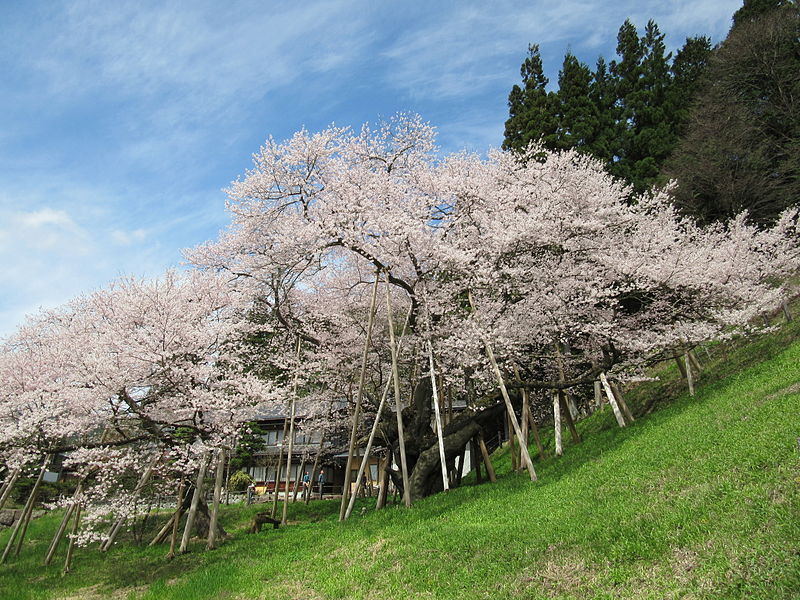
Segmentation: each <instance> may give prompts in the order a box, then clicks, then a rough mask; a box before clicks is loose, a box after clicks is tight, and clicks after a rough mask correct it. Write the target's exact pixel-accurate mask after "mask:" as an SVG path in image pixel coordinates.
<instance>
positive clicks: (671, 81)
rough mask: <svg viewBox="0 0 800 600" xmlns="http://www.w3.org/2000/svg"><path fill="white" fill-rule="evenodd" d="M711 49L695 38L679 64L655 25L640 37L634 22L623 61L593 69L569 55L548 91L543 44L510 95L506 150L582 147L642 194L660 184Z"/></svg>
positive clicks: (622, 32) (621, 49)
mask: <svg viewBox="0 0 800 600" xmlns="http://www.w3.org/2000/svg"><path fill="white" fill-rule="evenodd" d="M704 48H705V54H704V51H703V49H704ZM708 50H709V43H708V40H707V39H706V38H697V39H695V38H693V39H691V40H687V44H686V46H684V47H683V48H682V49H681V50H680V51H679V52H678V53H677V54H676V59H675V61H672V60H671V59H672V56H671V54H670V53H667V52H666V48H665V46H664V35H663V34H662V33H661V32H660V30H659V28H658V25H656V23H655V22H653V21H650V22H649V23H648V24H647V26H646V28H645V30H644V32H643V35H642V36H641V37H640V35H639V32H638V31H637V29H636V27H635V26H634V24H633V23H632V22H631V21H629V20H628V21H625V23H623V24H622V26H621V27H620V29H619V33H618V35H617V58H616V59H614V60H612V61H611V63H610V64H609V63H606V61H605V59H604V58H603V57H600V58H599V59H598V61H597V65H596V68H595V71H594V72H592V71H591V70H590V69H589V67H588V66H587V65H586V64H584V63H583V62H581V61H580V60H579V59H578V58H577V57H576V56H575V55H573V54H572V53H571V52H567V54H566V55H565V57H564V62H563V64H562V67H561V71H560V73H559V80H558V90H557V91H555V92H553V91H550V92H548V90H547V85H548V80H547V78H546V77H545V76H544V69H543V65H542V59H541V56H540V54H539V47H538V46H536V45H532V46H530V47H529V53H528V57H527V58H526V59H525V62H523V64H522V69H521V74H522V84H523V85H522V87H520V86H519V85H515V86H514V87H513V88H512V90H511V93H510V95H509V101H508V104H509V119H508V121H506V131H505V140H504V142H503V147H504V148H506V149H516V150H522V149H524V148H526V147H527V146H528V145H529V144H530V143H531V142H532V141H536V140H542V142H543V143H544V145H545V147H546V148H549V149H551V150H562V149H567V148H577V149H579V150H580V151H584V152H587V153H589V154H592V155H593V156H596V157H597V158H599V159H600V160H602V161H603V162H605V163H606V165H607V167H608V169H609V171H610V172H611V173H612V174H614V175H616V176H618V177H621V178H623V179H625V180H627V181H629V182H631V183H632V184H633V185H634V188H635V189H636V190H637V191H643V190H645V189H646V188H648V187H649V186H651V185H653V184H654V183H657V182H658V181H660V175H659V174H660V171H661V167H662V165H663V163H664V161H665V159H666V158H667V157H668V156H669V154H670V153H671V151H672V149H673V148H674V146H675V143H676V141H677V139H678V136H679V135H680V132H681V131H682V130H683V128H684V125H685V122H686V119H687V110H686V104H687V103H688V102H689V99H690V96H691V94H692V92H693V91H694V89H695V82H696V80H697V77H698V76H699V75H700V74H701V73H702V70H703V68H704V66H705V63H706V61H707V52H708Z"/></svg>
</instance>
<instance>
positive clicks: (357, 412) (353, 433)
mask: <svg viewBox="0 0 800 600" xmlns="http://www.w3.org/2000/svg"><path fill="white" fill-rule="evenodd" d="M380 280H381V277H380V271H378V272H376V273H375V284H374V285H373V286H372V299H371V300H370V305H369V317H368V320H367V337H366V339H365V340H364V352H363V353H362V355H361V371H360V373H359V375H358V390H357V392H356V405H355V407H354V409H353V427H352V429H351V430H350V444H349V446H348V448H347V464H346V466H345V469H344V485H343V486H342V503H341V504H340V506H339V520H340V521H344V519H345V516H344V514H345V512H346V511H347V503H348V501H349V499H350V498H349V494H350V470H351V469H352V468H353V454H354V453H355V449H356V437H357V436H358V422H359V419H360V418H361V398H362V395H363V394H364V381H365V379H366V377H367V358H368V357H369V344H370V341H371V340H372V326H373V325H374V323H375V309H376V306H375V300H376V299H377V297H378V283H379V282H380ZM386 294H387V296H388V294H389V278H388V276H387V277H386Z"/></svg>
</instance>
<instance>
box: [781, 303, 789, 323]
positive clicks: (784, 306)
mask: <svg viewBox="0 0 800 600" xmlns="http://www.w3.org/2000/svg"><path fill="white" fill-rule="evenodd" d="M781 309H782V310H783V316H784V318H785V319H786V322H787V323H791V322H792V313H791V312H789V303H788V302H787V301H786V300H783V301H782V302H781Z"/></svg>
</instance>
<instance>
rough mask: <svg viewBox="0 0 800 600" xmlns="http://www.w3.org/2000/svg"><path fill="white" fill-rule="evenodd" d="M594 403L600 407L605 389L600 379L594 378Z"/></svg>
mask: <svg viewBox="0 0 800 600" xmlns="http://www.w3.org/2000/svg"><path fill="white" fill-rule="evenodd" d="M594 405H595V407H596V408H600V407H601V406H602V405H603V391H602V389H601V386H600V381H598V380H597V379H595V380H594Z"/></svg>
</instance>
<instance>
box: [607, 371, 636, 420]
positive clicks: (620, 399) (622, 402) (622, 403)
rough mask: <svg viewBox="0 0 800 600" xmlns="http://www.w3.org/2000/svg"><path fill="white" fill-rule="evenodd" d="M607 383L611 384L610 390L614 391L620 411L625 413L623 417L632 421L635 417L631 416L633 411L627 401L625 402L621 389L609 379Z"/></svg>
mask: <svg viewBox="0 0 800 600" xmlns="http://www.w3.org/2000/svg"><path fill="white" fill-rule="evenodd" d="M609 383H610V384H611V390H612V391H613V392H614V397H615V398H616V399H617V402H618V403H619V406H620V408H621V409H622V412H624V413H625V418H626V419H628V421H630V422H631V423H633V422H634V421H635V420H636V419H634V418H633V413H632V412H631V409H630V408H628V403H627V402H625V396H623V395H622V390H621V389H620V387H619V386H618V385H617V384H616V383H615V382H613V381H610V382H609Z"/></svg>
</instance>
